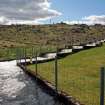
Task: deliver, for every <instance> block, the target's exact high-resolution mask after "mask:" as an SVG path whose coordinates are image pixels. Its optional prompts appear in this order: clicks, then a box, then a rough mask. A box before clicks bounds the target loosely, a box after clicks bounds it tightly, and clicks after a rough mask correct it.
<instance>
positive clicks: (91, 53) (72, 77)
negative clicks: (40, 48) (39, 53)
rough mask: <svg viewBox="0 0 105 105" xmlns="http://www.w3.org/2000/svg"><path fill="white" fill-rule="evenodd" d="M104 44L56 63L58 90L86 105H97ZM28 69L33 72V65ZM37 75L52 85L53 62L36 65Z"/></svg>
mask: <svg viewBox="0 0 105 105" xmlns="http://www.w3.org/2000/svg"><path fill="white" fill-rule="evenodd" d="M104 58H105V44H104V46H102V47H97V48H93V49H89V50H84V51H81V52H79V53H76V54H73V55H69V56H68V57H66V58H64V59H60V60H59V61H58V64H59V69H58V73H59V74H58V77H59V78H58V88H59V90H63V91H65V92H66V93H68V94H69V95H71V96H73V97H75V98H76V99H77V100H79V101H80V102H82V103H85V104H86V105H99V95H100V93H99V90H100V89H99V80H100V78H99V76H100V67H102V66H105V59H104ZM28 68H29V69H30V70H32V71H34V72H35V65H29V66H28ZM38 73H39V75H41V76H42V77H43V78H45V79H46V80H48V81H49V82H51V83H52V84H54V62H48V63H43V64H38Z"/></svg>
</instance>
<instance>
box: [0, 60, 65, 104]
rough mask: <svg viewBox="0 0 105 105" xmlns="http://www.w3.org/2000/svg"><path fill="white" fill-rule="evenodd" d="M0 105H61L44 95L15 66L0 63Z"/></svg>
mask: <svg viewBox="0 0 105 105" xmlns="http://www.w3.org/2000/svg"><path fill="white" fill-rule="evenodd" d="M0 105H63V104H61V103H59V102H58V101H55V100H54V99H53V97H51V96H50V95H48V94H46V93H45V92H44V91H43V90H42V89H41V88H40V87H39V86H38V85H37V84H36V81H35V80H34V79H32V78H31V77H30V76H28V75H27V74H25V73H24V72H23V71H22V70H21V69H20V68H19V67H17V66H16V61H10V62H0Z"/></svg>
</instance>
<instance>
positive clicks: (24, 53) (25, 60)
mask: <svg viewBox="0 0 105 105" xmlns="http://www.w3.org/2000/svg"><path fill="white" fill-rule="evenodd" d="M24 59H25V68H26V65H27V62H26V59H27V58H26V48H24Z"/></svg>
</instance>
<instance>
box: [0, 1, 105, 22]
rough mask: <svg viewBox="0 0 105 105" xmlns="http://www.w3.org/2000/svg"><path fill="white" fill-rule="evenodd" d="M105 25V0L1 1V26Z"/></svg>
mask: <svg viewBox="0 0 105 105" xmlns="http://www.w3.org/2000/svg"><path fill="white" fill-rule="evenodd" d="M50 19H51V22H52V23H53V22H54V23H58V22H61V21H63V22H65V23H67V24H75V23H77V24H82V23H84V24H105V0H0V24H16V23H17V24H45V23H50Z"/></svg>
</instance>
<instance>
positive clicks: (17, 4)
mask: <svg viewBox="0 0 105 105" xmlns="http://www.w3.org/2000/svg"><path fill="white" fill-rule="evenodd" d="M59 15H61V13H60V12H58V11H56V10H53V9H51V3H50V2H49V1H48V0H0V24H10V23H16V22H18V23H24V24H25V23H26V24H27V23H28V24H29V23H30V24H31V23H32V24H33V23H38V20H44V19H48V18H52V17H56V16H59Z"/></svg>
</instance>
